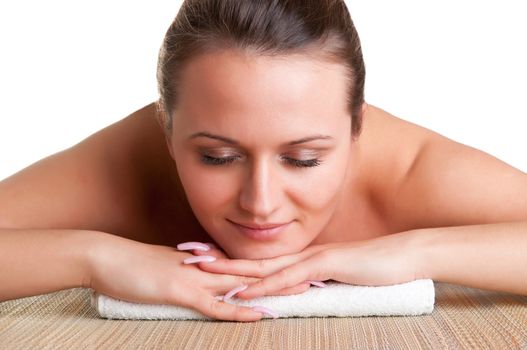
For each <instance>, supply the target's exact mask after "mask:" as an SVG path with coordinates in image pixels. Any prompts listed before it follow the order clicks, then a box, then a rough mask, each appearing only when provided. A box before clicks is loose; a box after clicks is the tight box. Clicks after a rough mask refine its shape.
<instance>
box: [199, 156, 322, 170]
mask: <svg viewBox="0 0 527 350" xmlns="http://www.w3.org/2000/svg"><path fill="white" fill-rule="evenodd" d="M236 158H237V157H224V158H214V157H210V156H206V155H203V157H202V158H201V161H202V162H203V163H205V164H207V165H213V166H217V165H224V164H227V163H232V162H233V161H234V160H235V159H236ZM285 159H286V160H287V162H288V163H289V164H291V165H293V166H295V167H298V168H311V167H315V166H319V165H320V164H321V163H322V161H321V160H320V159H317V158H315V159H308V160H298V159H293V158H285Z"/></svg>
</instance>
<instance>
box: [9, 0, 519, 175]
mask: <svg viewBox="0 0 527 350" xmlns="http://www.w3.org/2000/svg"><path fill="white" fill-rule="evenodd" d="M347 3H348V7H349V9H350V12H351V15H352V18H353V20H354V22H355V25H356V27H357V30H358V32H359V35H360V37H361V41H362V46H363V53H364V58H365V62H366V70H367V72H366V100H367V102H369V103H371V104H373V105H376V106H378V107H381V108H383V109H385V110H387V111H388V112H390V113H392V114H394V115H396V116H397V117H400V118H402V119H406V120H409V121H411V122H414V123H416V124H419V125H422V126H424V127H427V128H429V129H432V130H434V131H436V132H439V133H441V134H443V135H444V136H447V137H449V138H451V139H454V140H456V141H458V142H462V143H464V144H467V145H470V146H472V147H475V148H479V149H481V150H483V151H485V152H487V153H490V154H492V155H494V156H496V157H498V158H500V159H502V160H504V161H505V162H507V163H509V164H511V165H513V166H515V167H517V168H519V169H521V170H523V171H527V152H526V150H527V137H525V134H526V128H525V119H526V118H527V105H526V101H527V99H526V95H527V94H526V92H527V88H526V84H527V67H526V66H527V65H526V63H525V62H527V45H526V44H525V42H526V41H527V40H526V37H527V35H526V34H527V21H525V15H526V14H527V12H526V11H525V10H524V6H525V5H523V3H524V2H523V1H512V0H502V1H475V0H464V1H454V0H443V1H441V2H438V1H436V2H431V1H427V2H425V1H418V0H414V1H409V0H406V1H402V0H399V1H390V0H385V1H372V0H360V1H355V0H354V1H348V2H347ZM180 5H181V1H168V0H157V1H131V0H127V1H124V0H119V1H117V0H112V1H102V0H92V1H89V2H88V1H85V2H80V1H65V0H64V1H59V0H49V1H45V2H44V1H37V0H26V1H18V2H15V1H12V2H6V1H4V2H2V3H1V4H0V45H1V46H0V50H1V51H0V53H1V55H0V179H2V178H5V177H7V176H8V175H10V174H13V173H14V172H16V171H18V170H20V169H22V168H24V167H26V166H28V165H30V164H31V163H33V162H35V161H37V160H39V159H41V158H43V157H45V156H48V155H50V154H53V153H55V152H58V151H60V150H63V149H65V148H68V147H70V146H72V145H74V144H76V143H78V142H79V141H81V140H82V139H83V138H85V137H87V136H89V135H90V134H92V133H93V132H95V131H97V130H99V129H101V128H103V127H105V126H107V125H109V124H111V123H113V122H115V121H117V120H119V119H121V118H124V117H125V116H127V115H128V114H130V113H132V112H133V111H135V110H137V109H139V108H141V107H143V106H144V105H146V104H148V103H150V102H152V101H154V100H155V99H157V88H156V80H155V71H156V63H157V54H158V50H159V47H160V45H161V42H162V39H163V36H164V34H165V31H166V29H167V28H168V26H169V25H170V23H171V21H172V19H173V17H174V16H175V14H176V13H177V10H178V9H179V7H180Z"/></svg>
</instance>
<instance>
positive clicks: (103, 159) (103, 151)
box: [0, 104, 168, 236]
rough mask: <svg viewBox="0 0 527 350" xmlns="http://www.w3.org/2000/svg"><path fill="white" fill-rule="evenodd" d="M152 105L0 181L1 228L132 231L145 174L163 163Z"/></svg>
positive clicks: (138, 217) (141, 206) (141, 201)
mask: <svg viewBox="0 0 527 350" xmlns="http://www.w3.org/2000/svg"><path fill="white" fill-rule="evenodd" d="M154 112H155V108H154V104H150V105H148V106H145V107H144V108H142V109H140V110H138V111H136V112H134V113H132V114H131V115H129V116H128V117H126V118H124V119H122V120H120V121H118V122H116V123H114V124H112V125H110V126H108V127H106V128H104V129H102V130H100V131H99V132H97V133H95V134H93V135H91V136H90V137H88V138H86V139H85V140H83V141H82V142H80V143H78V144H77V145H75V146H73V147H71V148H69V149H66V150H64V151H61V152H59V153H56V154H53V155H51V156H49V157H47V158H44V159H42V160H40V161H38V162H36V163H35V164H32V165H30V166H28V167H27V168H25V169H23V170H21V171H20V172H18V173H16V174H14V175H12V176H10V177H8V178H7V179H5V180H3V181H2V182H0V227H5V228H57V229H59V228H72V229H90V230H101V231H105V232H109V233H114V234H119V235H123V236H124V235H128V236H133V232H132V231H133V230H140V229H141V225H142V221H141V220H142V217H143V214H144V210H145V208H144V199H145V195H146V193H147V192H148V188H145V187H146V186H145V179H147V178H150V177H151V176H152V173H154V172H155V171H156V169H159V168H162V165H161V163H163V162H166V161H167V160H166V157H167V156H168V154H167V153H168V152H166V154H165V153H163V151H164V150H165V149H166V147H164V138H163V135H162V132H161V129H160V128H159V126H158V125H157V122H156V120H155V118H154Z"/></svg>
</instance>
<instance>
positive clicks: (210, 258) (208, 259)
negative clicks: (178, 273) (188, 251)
mask: <svg viewBox="0 0 527 350" xmlns="http://www.w3.org/2000/svg"><path fill="white" fill-rule="evenodd" d="M215 260H216V258H215V257H213V256H210V255H200V256H192V257H190V258H186V259H185V260H183V263H184V264H194V263H197V262H213V261H215Z"/></svg>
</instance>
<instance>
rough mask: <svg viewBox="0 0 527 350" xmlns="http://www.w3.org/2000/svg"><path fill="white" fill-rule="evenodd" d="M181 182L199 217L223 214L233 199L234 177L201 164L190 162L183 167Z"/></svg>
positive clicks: (180, 174) (180, 173)
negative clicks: (223, 210) (227, 204)
mask: <svg viewBox="0 0 527 350" xmlns="http://www.w3.org/2000/svg"><path fill="white" fill-rule="evenodd" d="M194 162H195V161H194ZM181 168H182V169H181V171H180V172H179V176H180V180H181V183H182V185H183V188H184V190H185V194H186V196H187V199H188V201H189V204H190V206H191V207H192V210H193V211H194V214H195V215H196V216H197V217H198V218H199V217H210V214H211V213H213V212H214V213H218V212H221V209H222V208H226V205H225V204H226V202H228V201H229V199H230V198H232V195H233V193H234V192H233V191H235V189H234V188H233V185H234V184H235V183H236V181H235V179H233V178H232V175H231V176H229V175H228V174H225V173H223V174H221V173H220V172H219V171H218V172H215V171H210V170H208V169H206V168H204V167H203V166H200V165H199V164H198V165H196V164H192V163H190V162H188V163H187V164H186V165H183V166H182V167H181Z"/></svg>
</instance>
